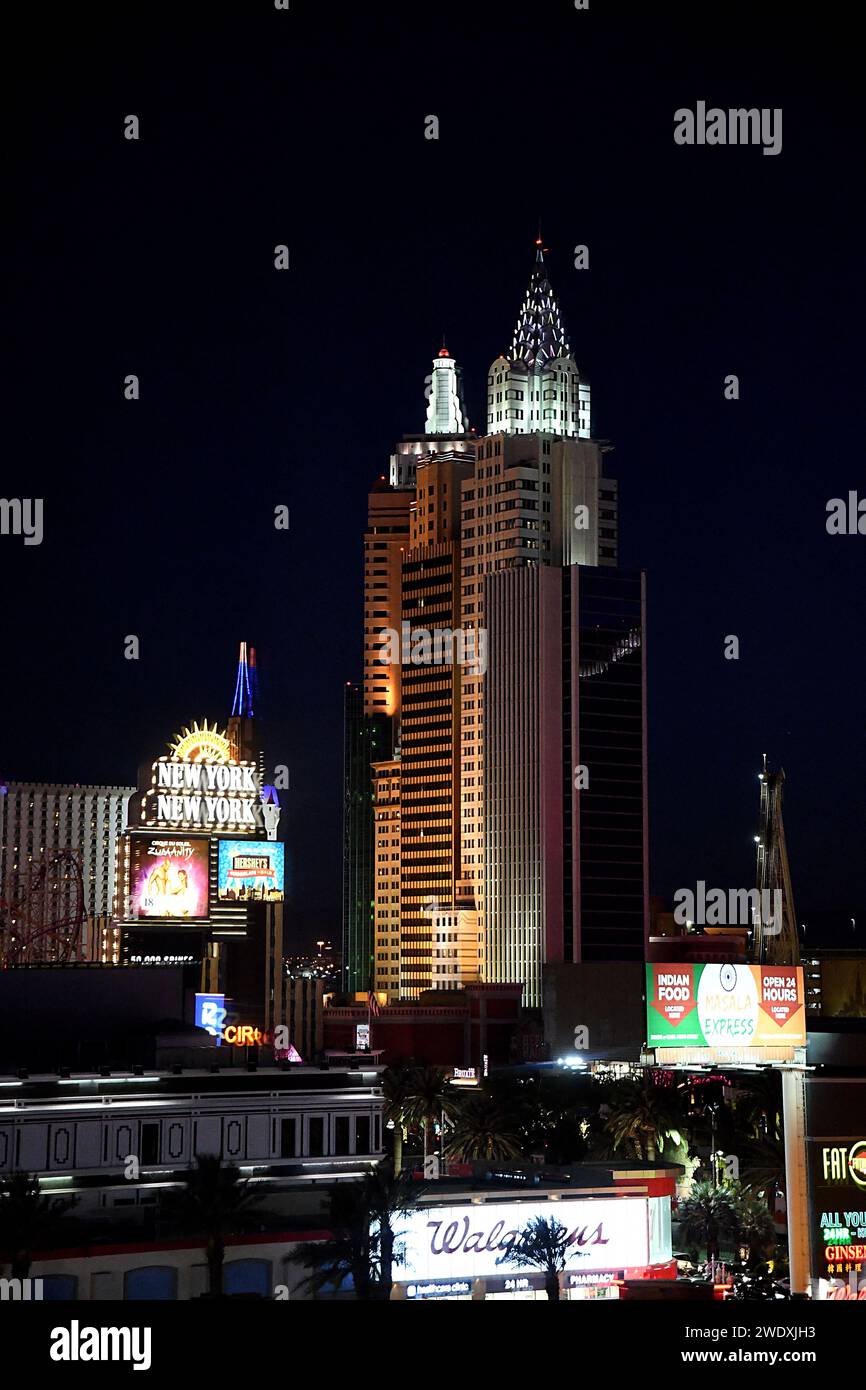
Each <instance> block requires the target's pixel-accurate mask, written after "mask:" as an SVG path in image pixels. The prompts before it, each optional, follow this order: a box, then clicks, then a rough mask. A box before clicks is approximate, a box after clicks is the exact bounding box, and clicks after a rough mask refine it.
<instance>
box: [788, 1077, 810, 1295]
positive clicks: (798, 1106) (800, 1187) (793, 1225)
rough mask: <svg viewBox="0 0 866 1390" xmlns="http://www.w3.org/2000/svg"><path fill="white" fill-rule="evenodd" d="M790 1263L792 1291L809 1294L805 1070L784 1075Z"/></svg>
mask: <svg viewBox="0 0 866 1390" xmlns="http://www.w3.org/2000/svg"><path fill="white" fill-rule="evenodd" d="M782 1120H783V1123H784V1126H785V1180H786V1186H787V1193H786V1196H787V1206H788V1261H789V1264H790V1270H791V1292H792V1293H808V1292H809V1194H808V1186H807V1180H806V1082H805V1077H804V1074H803V1072H801V1071H783V1072H782Z"/></svg>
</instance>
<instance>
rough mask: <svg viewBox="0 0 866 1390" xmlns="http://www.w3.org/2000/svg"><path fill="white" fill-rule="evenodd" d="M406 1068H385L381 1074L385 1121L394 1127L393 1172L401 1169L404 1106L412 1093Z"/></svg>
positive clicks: (408, 1072) (409, 1074) (404, 1125)
mask: <svg viewBox="0 0 866 1390" xmlns="http://www.w3.org/2000/svg"><path fill="white" fill-rule="evenodd" d="M410 1076H411V1072H410V1070H409V1068H408V1067H387V1068H386V1069H385V1071H384V1072H383V1073H382V1092H383V1095H384V1098H385V1121H386V1124H388V1125H393V1126H394V1172H395V1173H399V1172H401V1171H402V1168H403V1139H404V1136H405V1129H406V1106H407V1102H408V1100H409V1096H410V1094H411V1091H412V1086H411V1083H410Z"/></svg>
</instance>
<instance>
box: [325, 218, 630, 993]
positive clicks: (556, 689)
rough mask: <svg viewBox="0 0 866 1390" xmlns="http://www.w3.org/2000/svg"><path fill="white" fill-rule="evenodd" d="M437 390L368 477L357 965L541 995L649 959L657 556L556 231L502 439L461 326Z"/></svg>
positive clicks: (490, 384) (504, 408) (446, 984)
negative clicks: (583, 347) (586, 346)
mask: <svg viewBox="0 0 866 1390" xmlns="http://www.w3.org/2000/svg"><path fill="white" fill-rule="evenodd" d="M427 398H428V408H427V418H426V426H425V432H424V434H423V435H410V436H405V437H404V438H403V439H402V440H401V442H400V443H399V444H398V446H397V450H396V452H395V453H394V454H393V455H392V457H391V462H390V470H389V473H388V475H387V477H386V476H384V475H383V476H382V477H381V478H380V479H379V481H378V482H377V484H376V485H375V487H374V489H373V491H372V492H371V493H370V498H369V508H368V526H367V531H366V534H365V570H364V580H365V592H364V682H363V696H362V697H361V691H360V690H359V688H358V687H350V688H349V691H350V693H349V698H348V700H347V719H346V788H345V792H346V812H347V814H346V817H345V819H344V861H345V862H344V867H345V877H344V955H345V961H346V965H345V969H346V985H347V988H350V989H366V988H368V987H369V984H370V983H374V984H375V987H376V989H377V990H380V991H382V992H384V993H386V994H387V997H388V999H389V1001H396V1000H397V999H400V998H404V999H414V998H417V997H418V995H419V994H420V993H421V991H422V990H430V989H437V990H443V989H454V988H460V987H461V986H463V985H466V984H469V983H473V982H477V981H479V980H482V981H487V982H503V983H504V982H508V983H512V982H517V981H519V982H521V983H522V984H523V986H524V1003H525V1004H527V1005H530V1006H538V1005H539V1004H540V1001H541V971H542V967H543V965H544V964H545V963H546V962H559V961H579V960H642V959H643V957H644V943H645V935H646V931H647V903H648V891H647V846H646V840H647V834H646V829H647V827H646V731H645V644H644V629H645V620H644V611H645V585H644V577H643V574H642V573H640V572H627V571H623V570H620V569H619V568H618V566H617V486H616V483H615V482H614V481H613V480H612V479H610V478H608V477H606V476H605V466H604V465H605V457H604V456H605V453H606V448H605V446H604V445H603V444H602V443H600V442H599V441H597V440H595V439H593V437H592V426H591V397H590V388H589V383H588V382H587V381H586V380H585V379H584V378H583V377H582V376H581V375H580V372H579V369H578V366H577V363H576V361H575V359H574V356H573V355H572V351H571V347H570V345H569V342H568V338H567V336H566V331H565V327H564V324H563V320H562V315H561V312H560V309H559V305H558V303H557V300H556V298H555V296H554V293H553V290H552V288H551V285H550V281H549V278H548V273H547V267H546V265H545V260H544V250H543V247H542V245H541V242H540V241H539V242H538V243H536V253H535V264H534V266H533V268H532V273H531V276H530V281H529V286H528V288H527V291H526V295H525V298H524V300H523V304H522V305H521V308H520V312H519V315H518V318H517V324H516V327H515V329H514V333H513V336H512V340H511V344H510V347H509V349H508V352H507V354H505V355H503V356H500V357H497V358H496V360H495V361H494V362H493V364H492V366H491V367H490V371H489V373H488V378H487V430H486V433H485V434H484V436H483V437H480V438H479V437H477V436H476V434H475V432H474V431H472V430H470V427H469V424H468V421H467V416H466V407H465V404H464V399H463V389H462V379H461V373H460V369H459V368H458V366H457V364H456V362H455V361H454V359H453V358H452V357H451V355H450V353H449V352H448V350H447V349H446V348H445V347H443V348H442V349H441V351H440V353H439V355H438V356H437V358H436V359H435V360H434V362H433V368H432V372H431V373H430V375H429V376H428V378H427ZM395 653H396V655H395ZM368 748H369V749H375V750H376V753H375V756H370V757H369V759H366V760H365V749H368ZM359 923H360V924H361V927H362V928H365V929H366V930H362V929H360V928H359ZM364 975H366V976H367V978H363V977H364Z"/></svg>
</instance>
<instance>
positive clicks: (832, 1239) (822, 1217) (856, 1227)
mask: <svg viewBox="0 0 866 1390" xmlns="http://www.w3.org/2000/svg"><path fill="white" fill-rule="evenodd" d="M807 1147H808V1150H809V1209H810V1220H809V1224H810V1227H811V1230H810V1241H811V1247H812V1273H813V1275H814V1276H815V1277H816V1278H818V1279H827V1280H829V1281H830V1282H831V1285H832V1284H835V1283H841V1284H842V1285H843V1286H847V1285H848V1284H849V1283H850V1276H851V1275H852V1274H855V1275H858V1276H859V1275H861V1274H866V1138H860V1139H835V1140H812V1141H810V1142H809V1144H808V1146H807ZM837 1296H838V1295H837Z"/></svg>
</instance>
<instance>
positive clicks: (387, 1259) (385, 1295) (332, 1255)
mask: <svg viewBox="0 0 866 1390" xmlns="http://www.w3.org/2000/svg"><path fill="white" fill-rule="evenodd" d="M425 1190H426V1189H425V1188H424V1186H423V1184H421V1183H416V1182H413V1181H412V1178H411V1177H410V1176H409V1175H408V1174H406V1173H396V1174H395V1172H394V1168H393V1166H392V1165H391V1164H390V1163H389V1162H388V1161H387V1160H385V1161H384V1162H382V1163H380V1164H378V1165H377V1167H376V1168H375V1169H374V1170H373V1172H371V1173H367V1174H365V1176H364V1177H363V1178H362V1179H361V1181H360V1182H353V1183H338V1184H337V1186H336V1187H335V1188H334V1189H333V1190H332V1192H331V1196H330V1199H329V1218H330V1225H331V1232H332V1234H331V1236H330V1238H329V1239H328V1240H326V1241H308V1242H306V1243H305V1244H303V1245H299V1246H298V1247H297V1248H296V1249H295V1251H294V1252H293V1254H292V1255H291V1256H290V1258H291V1259H292V1260H293V1261H294V1262H295V1263H297V1264H302V1265H305V1266H306V1267H307V1268H308V1269H309V1270H310V1271H311V1272H310V1274H309V1275H308V1276H307V1278H306V1279H305V1280H304V1281H303V1282H304V1285H305V1286H306V1287H307V1288H310V1289H312V1290H313V1291H315V1292H317V1293H318V1292H320V1291H321V1290H322V1289H323V1288H325V1287H327V1286H329V1285H332V1286H334V1287H335V1288H339V1287H340V1285H341V1284H342V1283H343V1281H344V1280H345V1279H346V1278H347V1276H349V1275H351V1276H352V1281H353V1283H354V1286H355V1294H356V1296H357V1297H358V1298H361V1299H389V1298H390V1297H391V1289H392V1287H393V1266H394V1260H395V1259H400V1258H402V1257H403V1255H404V1253H405V1252H404V1250H403V1248H402V1246H401V1245H400V1244H399V1237H400V1232H399V1230H397V1229H396V1227H395V1218H397V1217H399V1216H400V1215H401V1214H403V1213H405V1212H408V1211H412V1210H415V1209H417V1207H418V1199H419V1197H421V1196H422V1195H423V1193H424V1191H425Z"/></svg>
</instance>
